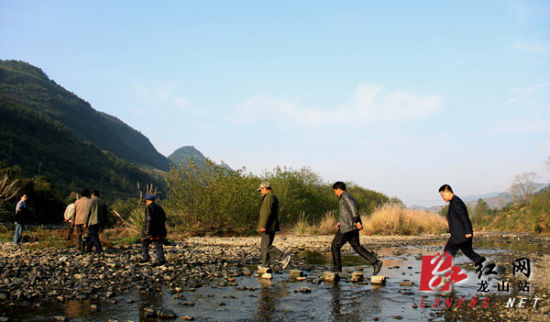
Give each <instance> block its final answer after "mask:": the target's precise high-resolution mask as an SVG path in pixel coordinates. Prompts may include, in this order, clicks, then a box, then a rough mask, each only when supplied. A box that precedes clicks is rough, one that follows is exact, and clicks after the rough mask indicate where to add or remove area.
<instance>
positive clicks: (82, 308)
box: [65, 300, 90, 319]
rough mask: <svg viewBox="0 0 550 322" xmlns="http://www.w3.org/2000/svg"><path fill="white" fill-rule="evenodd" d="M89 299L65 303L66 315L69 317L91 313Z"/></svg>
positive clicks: (84, 315) (85, 315)
mask: <svg viewBox="0 0 550 322" xmlns="http://www.w3.org/2000/svg"><path fill="white" fill-rule="evenodd" d="M89 308H90V302H89V301H76V300H73V301H69V302H67V303H66V304H65V316H66V317H67V318H69V319H72V318H76V317H87V316H89V315H90V309H89Z"/></svg>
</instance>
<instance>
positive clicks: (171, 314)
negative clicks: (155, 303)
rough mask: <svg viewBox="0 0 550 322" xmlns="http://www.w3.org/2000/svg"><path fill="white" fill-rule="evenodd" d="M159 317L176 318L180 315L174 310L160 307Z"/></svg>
mask: <svg viewBox="0 0 550 322" xmlns="http://www.w3.org/2000/svg"><path fill="white" fill-rule="evenodd" d="M158 317H159V319H175V318H177V317H178V316H177V315H176V313H174V311H170V310H167V309H160V310H159V311H158Z"/></svg>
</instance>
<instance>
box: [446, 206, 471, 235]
mask: <svg viewBox="0 0 550 322" xmlns="http://www.w3.org/2000/svg"><path fill="white" fill-rule="evenodd" d="M447 222H448V223H449V231H450V232H451V240H452V241H453V242H455V243H457V244H459V243H463V242H465V241H466V240H467V238H466V235H467V234H473V230H472V222H471V221H470V218H469V217H468V210H467V208H466V205H465V204H464V202H463V201H462V200H461V199H460V198H459V197H457V196H453V198H452V199H451V201H450V203H449V212H448V213H447Z"/></svg>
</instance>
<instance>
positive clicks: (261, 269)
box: [258, 267, 272, 275]
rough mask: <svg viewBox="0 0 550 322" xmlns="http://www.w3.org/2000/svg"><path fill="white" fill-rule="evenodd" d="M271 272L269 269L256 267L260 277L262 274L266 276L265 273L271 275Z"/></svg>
mask: <svg viewBox="0 0 550 322" xmlns="http://www.w3.org/2000/svg"><path fill="white" fill-rule="evenodd" d="M271 272H272V270H271V268H270V267H258V274H260V275H262V274H266V273H271Z"/></svg>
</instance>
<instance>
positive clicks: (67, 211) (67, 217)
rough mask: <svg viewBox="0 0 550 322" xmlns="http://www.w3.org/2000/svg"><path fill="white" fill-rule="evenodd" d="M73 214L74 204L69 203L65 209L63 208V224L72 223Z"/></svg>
mask: <svg viewBox="0 0 550 322" xmlns="http://www.w3.org/2000/svg"><path fill="white" fill-rule="evenodd" d="M74 214H75V209H74V202H73V203H70V204H69V205H68V206H67V208H65V213H64V214H63V218H65V222H69V223H72V222H73V220H74Z"/></svg>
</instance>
